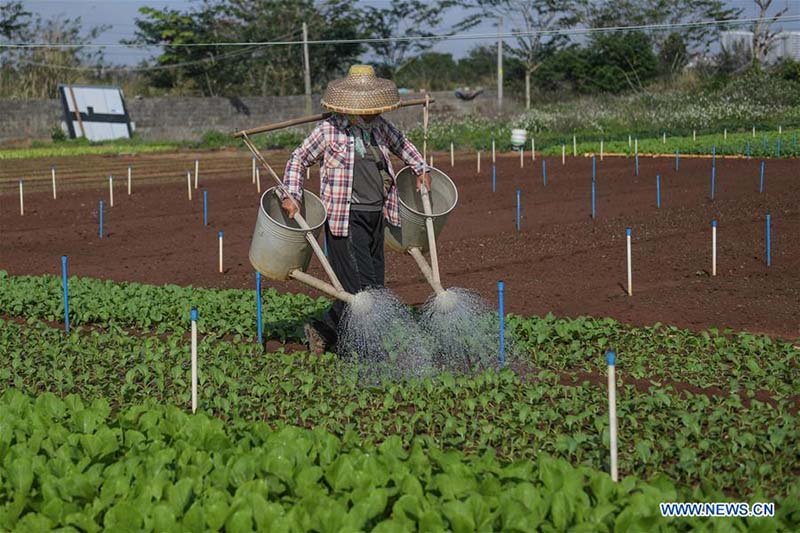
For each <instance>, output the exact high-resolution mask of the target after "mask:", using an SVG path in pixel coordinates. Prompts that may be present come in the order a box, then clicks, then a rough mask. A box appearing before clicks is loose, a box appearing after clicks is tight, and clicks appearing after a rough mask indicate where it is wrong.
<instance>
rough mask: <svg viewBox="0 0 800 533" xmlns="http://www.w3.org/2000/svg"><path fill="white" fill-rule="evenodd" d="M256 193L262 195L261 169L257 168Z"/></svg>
mask: <svg viewBox="0 0 800 533" xmlns="http://www.w3.org/2000/svg"><path fill="white" fill-rule="evenodd" d="M256 191H258V193H259V194H261V169H260V168H258V167H256Z"/></svg>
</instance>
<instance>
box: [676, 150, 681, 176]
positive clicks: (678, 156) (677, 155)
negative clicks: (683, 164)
mask: <svg viewBox="0 0 800 533" xmlns="http://www.w3.org/2000/svg"><path fill="white" fill-rule="evenodd" d="M679 165H680V154H679V153H678V149H677V148H675V172H677V171H678V166H679Z"/></svg>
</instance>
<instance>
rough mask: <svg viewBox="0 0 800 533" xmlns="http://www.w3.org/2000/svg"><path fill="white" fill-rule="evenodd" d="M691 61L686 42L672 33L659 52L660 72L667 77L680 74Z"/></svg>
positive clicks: (679, 35) (677, 34) (678, 35)
mask: <svg viewBox="0 0 800 533" xmlns="http://www.w3.org/2000/svg"><path fill="white" fill-rule="evenodd" d="M688 59H689V56H688V51H687V50H686V42H685V41H684V40H683V37H682V36H681V34H679V33H670V34H669V37H667V39H666V40H665V41H664V43H663V44H662V45H661V50H660V51H659V52H658V62H659V70H660V71H661V73H662V74H664V75H665V76H667V77H671V76H673V75H674V74H675V73H676V72H680V71H681V70H682V69H683V67H684V66H686V62H687V60H688Z"/></svg>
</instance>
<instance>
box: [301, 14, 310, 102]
mask: <svg viewBox="0 0 800 533" xmlns="http://www.w3.org/2000/svg"><path fill="white" fill-rule="evenodd" d="M303 82H304V85H305V89H306V93H305V95H306V97H305V108H306V113H307V114H311V64H310V62H309V60H308V25H307V24H306V23H305V22H303Z"/></svg>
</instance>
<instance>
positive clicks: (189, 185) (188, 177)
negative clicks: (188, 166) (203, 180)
mask: <svg viewBox="0 0 800 533" xmlns="http://www.w3.org/2000/svg"><path fill="white" fill-rule="evenodd" d="M186 190H187V192H188V193H189V200H190V201H191V199H192V173H191V172H187V173H186Z"/></svg>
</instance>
